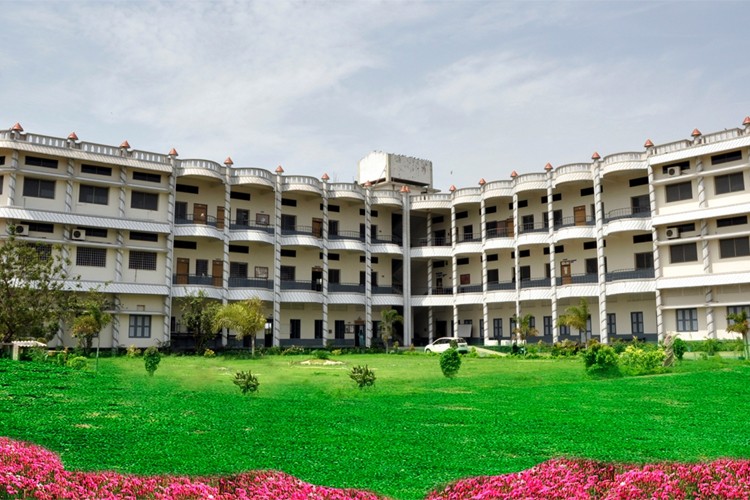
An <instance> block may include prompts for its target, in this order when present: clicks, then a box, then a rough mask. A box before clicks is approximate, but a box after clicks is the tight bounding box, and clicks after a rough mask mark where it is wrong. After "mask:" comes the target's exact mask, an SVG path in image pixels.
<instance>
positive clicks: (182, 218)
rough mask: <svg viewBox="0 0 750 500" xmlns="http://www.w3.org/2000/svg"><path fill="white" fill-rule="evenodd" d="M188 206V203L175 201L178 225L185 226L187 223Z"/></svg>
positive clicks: (175, 219) (175, 218)
mask: <svg viewBox="0 0 750 500" xmlns="http://www.w3.org/2000/svg"><path fill="white" fill-rule="evenodd" d="M187 212H188V204H187V202H186V201H175V202H174V221H175V222H176V223H178V224H184V223H185V222H187V221H188V220H187V218H188V216H187Z"/></svg>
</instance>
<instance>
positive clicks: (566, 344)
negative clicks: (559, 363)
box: [552, 339, 581, 358]
mask: <svg viewBox="0 0 750 500" xmlns="http://www.w3.org/2000/svg"><path fill="white" fill-rule="evenodd" d="M580 350H581V344H579V343H578V342H573V341H572V340H568V339H565V340H563V341H562V342H555V343H554V344H552V356H553V357H555V358H556V357H558V356H563V357H570V356H575V355H577V354H578V351H580Z"/></svg>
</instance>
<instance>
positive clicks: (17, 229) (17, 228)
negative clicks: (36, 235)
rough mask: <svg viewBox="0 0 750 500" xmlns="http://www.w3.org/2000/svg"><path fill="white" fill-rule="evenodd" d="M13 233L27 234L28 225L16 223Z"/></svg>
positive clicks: (18, 234)
mask: <svg viewBox="0 0 750 500" xmlns="http://www.w3.org/2000/svg"><path fill="white" fill-rule="evenodd" d="M13 234H15V235H16V236H28V235H29V226H26V225H24V224H16V226H15V228H14V229H13Z"/></svg>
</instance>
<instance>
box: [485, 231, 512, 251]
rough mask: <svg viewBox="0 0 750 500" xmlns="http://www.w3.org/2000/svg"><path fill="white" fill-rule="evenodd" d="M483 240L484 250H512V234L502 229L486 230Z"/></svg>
mask: <svg viewBox="0 0 750 500" xmlns="http://www.w3.org/2000/svg"><path fill="white" fill-rule="evenodd" d="M485 238H486V240H485V244H484V248H485V250H495V249H501V248H513V232H512V231H509V230H508V229H506V228H504V227H503V228H495V229H488V230H487V234H486V235H485Z"/></svg>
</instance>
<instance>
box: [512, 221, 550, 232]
mask: <svg viewBox="0 0 750 500" xmlns="http://www.w3.org/2000/svg"><path fill="white" fill-rule="evenodd" d="M518 229H519V233H521V234H528V233H546V232H547V231H548V226H547V223H546V221H545V222H534V223H524V224H521V226H520V227H519V228H518Z"/></svg>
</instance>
